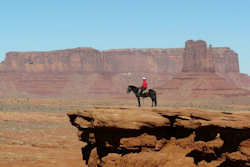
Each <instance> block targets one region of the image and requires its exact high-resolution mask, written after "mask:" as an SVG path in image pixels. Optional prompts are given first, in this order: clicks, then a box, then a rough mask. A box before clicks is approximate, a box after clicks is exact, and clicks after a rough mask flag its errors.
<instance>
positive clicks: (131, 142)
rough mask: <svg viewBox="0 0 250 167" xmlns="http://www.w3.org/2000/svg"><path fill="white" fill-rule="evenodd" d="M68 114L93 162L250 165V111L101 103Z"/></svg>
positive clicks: (149, 165) (210, 166) (94, 166)
mask: <svg viewBox="0 0 250 167" xmlns="http://www.w3.org/2000/svg"><path fill="white" fill-rule="evenodd" d="M68 116H69V118H70V122H71V124H72V125H73V126H75V127H76V128H77V129H78V136H79V139H80V140H81V141H82V142H84V143H85V145H84V147H83V148H82V155H83V160H84V161H83V163H86V164H87V165H88V166H90V167H97V166H100V167H106V166H107V167H112V166H123V167H127V166H128V167H131V166H136V167H140V166H143V167H152V166H159V167H164V166H185V167H195V166H199V167H201V166H202V167H206V166H207V167H225V166H230V167H234V166H235V167H236V166H237V167H247V166H250V154H249V148H250V145H249V144H250V142H249V140H250V122H249V120H248V118H249V116H250V114H249V113H229V112H208V111H199V110H193V109H183V110H181V109H179V110H168V109H164V108H161V109H146V108H145V109H135V108H126V107H123V108H119V107H117V108H115V107H106V108H100V107H99V108H95V109H88V110H83V111H70V112H68Z"/></svg>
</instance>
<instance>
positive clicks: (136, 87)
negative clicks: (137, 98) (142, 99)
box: [129, 85, 138, 88]
mask: <svg viewBox="0 0 250 167" xmlns="http://www.w3.org/2000/svg"><path fill="white" fill-rule="evenodd" d="M129 87H132V88H138V87H137V86H134V85H129Z"/></svg>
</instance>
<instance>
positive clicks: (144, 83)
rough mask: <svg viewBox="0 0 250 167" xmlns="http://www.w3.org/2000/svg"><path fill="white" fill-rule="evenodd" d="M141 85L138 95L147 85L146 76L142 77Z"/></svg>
mask: <svg viewBox="0 0 250 167" xmlns="http://www.w3.org/2000/svg"><path fill="white" fill-rule="evenodd" d="M142 80H143V82H142V85H141V91H140V94H139V95H140V96H142V94H143V92H144V91H145V90H146V89H147V87H148V83H147V78H146V77H142Z"/></svg>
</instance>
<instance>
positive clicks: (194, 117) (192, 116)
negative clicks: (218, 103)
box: [190, 114, 210, 121]
mask: <svg viewBox="0 0 250 167" xmlns="http://www.w3.org/2000/svg"><path fill="white" fill-rule="evenodd" d="M190 117H191V118H192V119H200V120H203V121H210V120H209V119H206V118H202V117H198V116H194V115H192V114H191V115H190Z"/></svg>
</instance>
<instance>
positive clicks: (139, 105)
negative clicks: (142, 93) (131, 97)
mask: <svg viewBox="0 0 250 167" xmlns="http://www.w3.org/2000/svg"><path fill="white" fill-rule="evenodd" d="M137 101H138V107H141V102H140V97H137Z"/></svg>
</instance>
